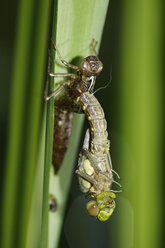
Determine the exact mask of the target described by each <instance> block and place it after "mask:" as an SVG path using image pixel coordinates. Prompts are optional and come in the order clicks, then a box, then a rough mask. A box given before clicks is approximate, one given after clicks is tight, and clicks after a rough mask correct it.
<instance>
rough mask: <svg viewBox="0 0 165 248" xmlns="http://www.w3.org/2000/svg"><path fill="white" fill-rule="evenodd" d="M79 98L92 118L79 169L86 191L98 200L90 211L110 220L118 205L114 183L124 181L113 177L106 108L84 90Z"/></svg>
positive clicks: (80, 179) (89, 207) (102, 219)
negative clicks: (112, 186) (113, 187)
mask: <svg viewBox="0 0 165 248" xmlns="http://www.w3.org/2000/svg"><path fill="white" fill-rule="evenodd" d="M77 101H78V102H79V103H80V104H81V106H82V108H83V110H84V112H85V115H86V116H87V118H88V121H89V125H90V131H91V137H90V133H89V129H88V130H87V132H86V135H85V139H84V145H83V150H82V153H80V157H79V164H78V170H77V171H76V173H77V174H78V175H79V182H80V185H81V189H82V191H83V192H85V193H87V194H88V196H90V197H92V198H93V199H94V200H92V201H89V202H88V203H87V206H86V208H87V212H88V213H89V215H92V216H96V217H97V218H98V219H99V220H100V221H106V220H107V219H109V217H110V216H111V215H112V213H113V211H114V209H115V206H116V204H115V201H114V198H115V197H116V196H115V192H120V191H114V190H112V189H111V185H112V183H116V184H117V185H119V186H120V187H121V185H120V184H119V183H118V182H116V181H115V180H114V179H113V173H115V174H116V175H117V176H118V178H119V175H118V174H117V173H116V172H115V171H114V170H113V169H112V163H111V157H110V153H109V146H110V142H109V140H108V139H107V137H108V133H107V131H106V130H107V123H106V120H105V117H104V112H103V109H102V107H101V105H100V104H99V102H98V100H97V99H96V98H95V97H94V95H93V94H89V92H85V93H83V94H82V95H81V96H80V97H79V98H78V99H77Z"/></svg>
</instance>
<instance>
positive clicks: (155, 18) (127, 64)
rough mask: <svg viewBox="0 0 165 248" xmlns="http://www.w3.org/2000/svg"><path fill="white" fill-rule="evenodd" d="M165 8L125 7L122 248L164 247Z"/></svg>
mask: <svg viewBox="0 0 165 248" xmlns="http://www.w3.org/2000/svg"><path fill="white" fill-rule="evenodd" d="M161 10H162V2H161V1H156V2H154V1H147V0H144V1H134V2H132V3H131V4H130V1H125V4H124V6H123V16H122V24H121V26H122V32H121V37H120V44H121V45H120V46H121V48H120V55H119V58H118V59H119V61H120V63H118V71H117V75H118V76H117V78H118V81H119V82H120V83H119V86H118V87H119V91H120V94H119V97H118V101H119V114H118V117H119V120H118V128H119V133H120V135H121V138H120V148H119V156H118V157H119V158H120V161H119V163H120V168H121V169H120V170H121V172H120V175H121V178H122V185H123V193H122V196H124V198H125V200H127V201H128V203H129V204H127V206H128V208H125V209H124V208H122V207H121V208H120V209H119V222H118V225H117V227H116V234H115V235H114V237H116V239H117V241H118V245H119V247H127V248H128V247H135V248H136V247H141V248H143V247H161V243H160V241H161V237H160V234H161V227H162V226H161V225H162V223H161V219H162V190H161V188H162V181H161V174H162V156H161V147H162V137H161V134H162V124H161V123H162V82H163V80H162V11H161ZM120 211H121V212H120ZM130 227H132V228H130ZM130 240H131V243H130Z"/></svg>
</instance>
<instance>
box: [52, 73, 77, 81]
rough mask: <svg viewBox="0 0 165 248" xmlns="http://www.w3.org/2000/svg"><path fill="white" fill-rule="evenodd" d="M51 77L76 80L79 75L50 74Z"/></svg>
mask: <svg viewBox="0 0 165 248" xmlns="http://www.w3.org/2000/svg"><path fill="white" fill-rule="evenodd" d="M49 76H50V77H71V78H72V79H76V78H77V75H76V74H72V73H52V72H51V73H49Z"/></svg>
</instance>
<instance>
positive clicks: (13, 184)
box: [1, 0, 50, 248]
mask: <svg viewBox="0 0 165 248" xmlns="http://www.w3.org/2000/svg"><path fill="white" fill-rule="evenodd" d="M49 7H50V1H46V0H42V1H40V3H39V4H38V5H37V4H36V3H35V2H34V1H31V0H30V1H24V0H21V1H20V5H19V11H18V13H19V16H18V23H17V37H16V45H15V59H14V68H13V89H12V96H11V98H12V99H11V114H10V126H9V141H8V144H9V145H8V151H7V161H6V167H5V168H6V173H5V174H6V177H5V185H4V199H3V220H2V224H1V225H2V231H3V236H2V247H4V248H9V247H13V244H14V246H15V247H18V248H19V247H25V243H26V236H27V228H28V221H29V215H30V211H29V210H30V205H31V201H32V192H33V185H34V178H35V173H36V170H35V167H36V161H37V156H38V152H37V151H38V136H39V130H40V111H41V102H42V94H41V93H42V89H43V78H44V66H45V64H46V61H45V60H46V59H45V58H46V57H45V56H46V42H47V34H48V17H49V16H48V14H49ZM16 223H17V228H15V224H16Z"/></svg>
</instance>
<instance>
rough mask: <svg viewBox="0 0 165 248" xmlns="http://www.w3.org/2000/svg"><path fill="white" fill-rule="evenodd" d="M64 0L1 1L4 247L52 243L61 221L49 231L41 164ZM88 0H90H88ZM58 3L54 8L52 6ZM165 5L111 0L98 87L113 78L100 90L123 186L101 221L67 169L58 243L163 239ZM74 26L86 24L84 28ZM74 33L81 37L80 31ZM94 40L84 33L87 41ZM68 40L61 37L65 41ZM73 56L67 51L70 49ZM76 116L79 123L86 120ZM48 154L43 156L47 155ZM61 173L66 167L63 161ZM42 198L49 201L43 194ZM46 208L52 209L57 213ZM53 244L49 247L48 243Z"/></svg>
mask: <svg viewBox="0 0 165 248" xmlns="http://www.w3.org/2000/svg"><path fill="white" fill-rule="evenodd" d="M60 2H61V3H62V1H58V2H55V3H54V2H53V1H46V0H45V1H44V0H42V1H32V0H30V1H27V3H26V1H23V0H22V1H9V2H4V3H3V6H2V8H0V12H1V15H0V18H1V22H0V25H1V29H0V30H1V31H0V37H1V39H0V41H1V42H0V72H1V83H0V86H1V90H0V94H1V95H0V99H1V104H0V113H1V118H0V127H1V138H0V141H1V147H0V148H1V156H0V162H1V163H0V165H1V168H0V169H1V173H0V176H1V178H0V179H1V180H0V192H1V200H2V202H1V204H0V206H1V209H0V210H1V211H0V213H1V216H0V217H1V218H0V219H1V220H2V221H1V224H0V225H1V226H0V228H1V234H2V235H3V236H2V237H1V238H0V241H1V242H2V244H1V245H0V247H3V248H7V247H21V248H22V247H47V246H46V245H45V244H47V239H49V245H50V243H51V241H50V237H49V235H47V234H48V232H52V233H53V232H54V233H55V234H54V235H56V233H57V230H56V228H57V229H58V227H56V226H55V230H53V231H52V230H50V228H51V226H49V231H48V230H47V225H48V223H47V222H48V216H47V213H46V214H45V215H44V216H43V213H42V204H41V203H42V191H45V194H44V195H43V197H44V198H43V199H47V200H48V198H47V197H48V194H47V191H48V187H49V176H48V175H49V169H50V168H49V166H47V167H45V168H46V169H45V170H44V150H45V129H46V124H45V123H46V122H45V117H46V114H45V112H46V108H45V103H44V100H43V90H44V85H45V80H46V72H47V48H48V46H49V43H50V37H51V32H52V31H51V30H52V26H53V25H54V26H53V30H55V29H56V25H55V23H56V21H55V18H57V15H56V13H58V11H62V10H59V9H58V8H57V6H58V4H59V3H60ZM64 2H65V1H64ZM71 2H72V1H71ZM85 3H86V5H87V7H88V1H85ZM106 3H107V1H106ZM102 4H103V5H104V4H105V1H102ZM82 6H83V3H82ZM54 9H55V10H56V11H57V12H55V13H54ZM163 9H164V3H163V2H162V1H160V0H157V1H154V0H151V1H149V0H141V1H137V0H135V1H129V0H118V1H115V0H111V1H110V3H109V6H108V11H107V15H106V22H105V26H104V30H103V36H102V41H101V43H100V53H99V57H100V59H101V61H102V62H103V64H104V70H103V72H102V73H101V75H100V76H99V77H98V79H97V82H96V89H97V88H99V87H102V86H105V85H106V84H107V83H109V82H110V84H109V85H108V86H107V88H105V89H102V90H100V91H98V92H97V93H96V97H97V98H98V100H99V102H100V103H101V105H102V107H103V109H104V112H105V116H106V120H107V123H108V133H109V138H110V140H111V157H112V162H113V167H114V169H115V170H116V171H117V172H118V173H119V174H120V176H121V180H120V183H121V184H122V186H123V192H122V193H120V194H118V195H117V206H116V210H115V212H114V214H113V216H112V217H111V219H110V220H109V221H108V222H106V223H99V222H98V221H97V220H95V219H93V218H91V217H89V216H87V214H86V212H85V202H86V200H85V198H84V195H83V194H82V193H81V192H80V188H79V185H78V181H77V177H76V175H74V173H72V171H71V175H73V177H72V178H70V179H72V182H71V187H70V188H67V190H68V191H69V197H68V200H67V206H66V211H65V213H62V215H64V221H63V225H62V232H61V234H60V231H59V234H58V235H60V242H59V246H57V245H56V246H55V247H73V248H74V247H98V248H102V247H105V248H106V247H114V248H125V247H126V248H129V247H133V248H136V247H138V248H143V247H145V248H146V247H147V248H148V247H150V248H152V247H153V248H154V247H163V244H164V221H165V218H164V212H163V204H164V194H163V193H164V192H163V187H164V166H163V160H164V115H163V114H164V108H163V107H164V98H163V96H164V41H165V39H164V37H165V36H164V34H165V31H164V26H163V24H164V15H163ZM23 10H24V12H23ZM74 11H76V10H74ZM78 11H80V12H81V11H83V9H79V10H78ZM96 11H97V10H96ZM100 11H102V10H101V9H100ZM68 13H70V12H69V11H68ZM78 14H79V13H77V15H78ZM85 14H86V13H84V15H85ZM21 15H22V16H21ZM91 15H94V9H93V11H91ZM18 16H20V18H22V20H24V21H23V22H22V24H21V25H20V23H19V28H20V30H18ZM19 20H21V19H19ZM52 20H53V22H54V24H52ZM63 25H65V23H63ZM77 26H79V23H77ZM80 27H81V25H80ZM88 31H89V30H88ZM77 32H80V33H81V29H80V30H77ZM98 32H99V31H98ZM61 33H62V31H61ZM16 34H17V35H16ZM83 34H84V33H82V35H83ZM99 34H100V35H101V31H100V33H99ZM61 35H62V34H61ZM98 36H99V35H98ZM20 37H21V38H20ZM68 37H69V33H68ZM70 38H71V39H73V40H74V39H75V40H76V39H77V36H76V34H75V37H74V36H73V37H69V39H70ZM90 38H91V37H90ZM90 38H89V40H90ZM94 38H95V37H94ZM89 40H87V41H86V43H85V42H84V43H83V45H84V44H85V45H84V47H85V49H86V47H88V45H89V42H88V41H89ZM67 42H68V41H67V40H62V42H61V43H62V45H61V46H63V45H64V46H65V44H67ZM85 49H84V50H85ZM72 50H74V47H72ZM80 52H81V50H79V51H78V54H77V50H76V51H72V55H73V54H75V55H74V56H76V54H77V56H78V55H80ZM69 56H70V55H68V57H67V58H66V59H70V57H69ZM16 57H17V60H16V59H15V58H16ZM13 71H14V72H13ZM18 78H19V82H18ZM20 82H22V83H20ZM52 87H53V86H52ZM20 92H21V95H20ZM22 92H23V93H22ZM14 106H15V108H14ZM18 107H19V108H18ZM11 109H12V111H11ZM13 109H14V110H13ZM51 111H53V102H51V103H48V113H47V115H49V114H50V115H51V113H52V112H51ZM76 118H78V119H79V117H76ZM80 118H81V117H80ZM11 120H14V122H13V123H11ZM75 123H76V124H75V125H78V124H77V123H79V124H80V127H81V124H82V120H77V122H75ZM18 124H19V125H18ZM47 127H48V129H47V135H48V136H49V134H48V132H49V130H50V134H51V132H52V123H49V122H48V123H47ZM86 127H87V123H85V127H84V130H83V131H82V134H81V140H80V139H79V134H77V136H76V137H77V138H75V140H76V139H77V140H76V141H75V143H74V144H73V147H71V148H69V149H70V152H69V154H70V155H68V156H70V158H71V155H72V154H73V153H74V154H76V156H77V157H76V158H75V160H74V156H73V158H71V159H73V161H75V162H73V165H76V164H77V162H76V161H77V158H78V151H80V149H81V147H82V140H83V136H84V133H85V129H86ZM34 134H35V135H34ZM50 136H51V135H50ZM18 137H19V139H17V138H18ZM72 139H73V138H72ZM47 142H48V141H47ZM51 142H52V140H50V144H49V146H51ZM76 142H77V143H76ZM78 143H79V147H77V150H76V146H78ZM71 144H72V143H71ZM18 148H19V149H20V150H19V151H18V150H17V149H18ZM47 149H48V148H47ZM48 150H49V151H48V152H50V149H48ZM72 150H73V151H72ZM48 157H49V159H48V160H49V161H47V163H50V160H51V158H50V156H48ZM36 165H37V166H36ZM62 173H63V174H62V175H63V176H65V175H66V176H67V175H68V174H67V173H66V174H65V171H63V172H62ZM71 175H70V176H71ZM45 178H46V179H45ZM45 180H47V181H45ZM64 180H65V179H64ZM68 183H69V182H68ZM52 185H53V184H52ZM43 187H44V189H43ZM65 201H66V197H65ZM43 202H44V203H43V205H45V209H48V204H47V201H43ZM33 204H34V206H33V207H31V205H33ZM31 208H32V209H33V211H32V213H31V210H30V209H31ZM63 211H64V210H63ZM50 217H51V218H52V219H53V218H54V217H53V213H51V215H50ZM61 221H62V220H61ZM29 222H30V224H29ZM50 222H51V221H50ZM52 225H53V224H52ZM53 227H54V226H53ZM38 229H39V230H38ZM40 229H41V230H40ZM36 230H37V231H36ZM27 236H28V237H27ZM43 237H44V238H43ZM40 240H41V241H40ZM49 247H53V246H52V244H51V246H49Z"/></svg>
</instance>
